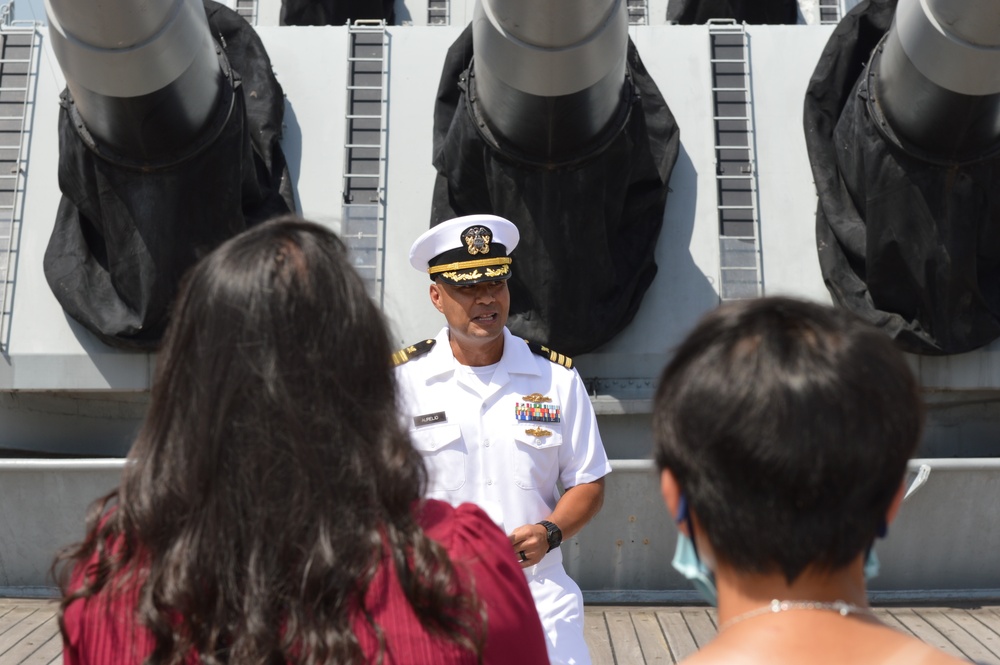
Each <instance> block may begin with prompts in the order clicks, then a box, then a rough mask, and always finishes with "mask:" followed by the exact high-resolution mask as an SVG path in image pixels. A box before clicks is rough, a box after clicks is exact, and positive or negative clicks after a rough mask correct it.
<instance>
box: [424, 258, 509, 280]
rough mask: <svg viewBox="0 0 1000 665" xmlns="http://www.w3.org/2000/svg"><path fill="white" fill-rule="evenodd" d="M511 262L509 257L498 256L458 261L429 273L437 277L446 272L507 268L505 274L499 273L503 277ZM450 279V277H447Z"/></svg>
mask: <svg viewBox="0 0 1000 665" xmlns="http://www.w3.org/2000/svg"><path fill="white" fill-rule="evenodd" d="M510 262H511V258H510V257H509V256H498V257H495V258H490V259H476V260H475V261H457V262H455V263H445V264H444V265H440V266H434V267H432V268H428V269H427V272H428V273H430V274H431V275H435V274H437V273H439V272H446V271H449V270H467V269H469V268H483V267H485V266H505V269H504V271H503V272H501V273H499V274H501V275H503V274H506V273H507V272H508V271H509V270H510V269H509V268H506V266H507V265H508V264H509V263H510ZM445 277H448V275H445Z"/></svg>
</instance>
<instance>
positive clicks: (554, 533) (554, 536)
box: [538, 520, 563, 552]
mask: <svg viewBox="0 0 1000 665" xmlns="http://www.w3.org/2000/svg"><path fill="white" fill-rule="evenodd" d="M538 524H540V525H541V526H544V527H545V537H546V540H548V542H549V549H548V550H546V552H551V551H552V550H554V549H555V548H557V547H559V546H560V545H562V538H563V535H562V529H560V528H559V527H558V526H556V525H555V524H553V523H552V522H550V521H548V520H542V521H541V522H538Z"/></svg>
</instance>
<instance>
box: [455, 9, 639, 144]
mask: <svg viewBox="0 0 1000 665" xmlns="http://www.w3.org/2000/svg"><path fill="white" fill-rule="evenodd" d="M472 30H473V52H474V56H473V76H474V85H475V96H474V97H475V100H476V103H477V104H478V107H479V109H480V112H481V114H482V115H483V117H484V119H485V121H486V122H487V123H488V125H489V126H490V129H491V130H492V131H493V132H494V134H499V135H500V137H501V138H502V139H504V140H505V141H506V142H508V143H510V144H512V145H513V146H514V147H516V148H517V149H518V150H520V151H521V152H523V153H525V154H529V155H532V156H535V157H538V158H541V159H558V158H559V157H560V156H564V155H567V154H575V153H579V152H580V149H581V146H586V145H587V144H588V143H589V142H592V141H593V140H594V139H595V138H597V137H598V136H599V135H600V134H601V132H602V130H604V129H605V128H606V127H607V126H608V125H609V123H610V122H611V121H612V120H613V118H614V117H615V112H616V110H617V109H618V108H619V106H620V104H622V103H623V101H622V100H623V95H622V90H623V87H624V85H625V73H626V64H625V59H626V55H627V51H628V11H627V7H626V3H625V0H480V1H479V2H478V3H477V4H476V9H475V15H474V18H473V26H472Z"/></svg>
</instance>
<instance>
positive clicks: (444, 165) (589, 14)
mask: <svg viewBox="0 0 1000 665" xmlns="http://www.w3.org/2000/svg"><path fill="white" fill-rule="evenodd" d="M678 149H679V131H678V128H677V125H676V123H675V121H674V118H673V115H672V114H671V112H670V109H669V108H668V107H667V104H666V102H665V101H664V100H663V97H662V95H660V92H659V90H658V89H657V87H656V84H655V83H654V82H653V80H652V78H651V77H650V76H649V74H648V73H647V72H646V69H645V67H644V66H643V64H642V60H641V59H640V57H639V53H638V51H637V50H636V48H635V46H634V44H632V42H631V40H630V39H629V38H628V16H627V8H626V3H625V1H624V0H583V1H581V0H547V1H546V2H538V1H537V0H504V1H503V2H499V1H498V0H481V1H480V2H479V3H478V4H477V6H476V9H475V15H474V18H473V21H472V24H471V25H470V26H469V27H468V28H467V29H466V30H465V32H464V33H463V34H462V36H461V37H459V39H458V40H457V41H456V42H455V43H454V44H453V45H452V47H451V49H450V50H449V52H448V56H447V58H446V61H445V65H444V68H443V71H442V75H441V83H440V86H439V89H438V99H437V103H436V107H435V116H434V166H435V167H436V168H437V171H438V175H437V180H436V184H435V190H434V199H433V204H432V211H431V224H432V225H433V224H435V223H437V222H440V221H443V220H445V219H448V218H450V217H453V216H455V215H464V214H472V213H484V212H489V213H494V214H498V215H501V216H504V217H507V218H509V219H510V220H511V221H513V222H514V223H515V224H516V225H517V226H518V229H519V231H520V233H521V244H520V245H519V247H518V250H517V255H516V261H517V264H516V267H515V270H514V272H513V276H512V277H511V280H510V288H511V318H510V322H509V325H510V327H511V329H512V330H513V331H514V332H515V333H517V334H518V335H521V336H523V337H526V338H530V339H533V340H536V341H539V342H541V343H543V344H548V345H550V346H552V347H553V348H557V349H559V350H560V351H562V352H565V353H569V354H577V353H583V352H586V351H590V350H592V349H594V348H595V347H597V346H599V345H600V344H602V343H604V342H606V341H608V340H609V339H611V338H612V337H614V335H615V334H617V333H618V332H619V331H620V330H621V329H622V328H623V327H625V325H627V324H628V322H629V321H631V319H632V317H633V316H634V315H635V313H636V311H637V310H638V307H639V303H640V302H641V300H642V296H643V294H644V293H645V291H646V289H647V288H648V287H649V285H650V283H651V282H652V280H653V276H654V275H655V274H656V264H655V261H654V257H653V252H654V250H655V247H656V241H657V238H658V236H659V232H660V228H661V225H662V223H663V213H664V208H665V205H666V197H667V182H668V181H669V179H670V172H671V170H672V168H673V165H674V162H675V161H676V159H677V154H678Z"/></svg>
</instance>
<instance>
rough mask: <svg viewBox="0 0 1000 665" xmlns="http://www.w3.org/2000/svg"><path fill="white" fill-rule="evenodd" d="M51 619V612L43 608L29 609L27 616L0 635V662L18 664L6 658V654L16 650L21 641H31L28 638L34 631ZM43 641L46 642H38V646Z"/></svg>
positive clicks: (36, 636) (36, 637)
mask: <svg viewBox="0 0 1000 665" xmlns="http://www.w3.org/2000/svg"><path fill="white" fill-rule="evenodd" d="M17 609H21V608H16V610H17ZM16 610H15V611H16ZM51 618H52V611H51V610H46V609H44V608H29V611H28V614H27V615H25V616H24V617H23V618H22V619H21V620H20V621H18V622H17V623H16V624H14V625H12V626H10V627H9V628H8V629H7V630H5V631H4V632H3V634H0V662H2V663H8V662H18V661H16V660H14V659H13V657H8V654H10V653H11V652H13V651H14V650H16V649H18V648H19V645H20V643H21V642H22V640H29V639H31V637H30V636H31V635H32V633H33V632H34V631H35V629H36V628H38V627H39V626H41V625H42V624H44V623H45V622H46V621H48V620H49V619H51ZM34 639H36V640H37V639H38V635H35V636H34ZM45 641H46V640H42V641H41V642H38V644H41V643H42V642H45ZM38 644H36V645H35V647H34V648H37V646H38Z"/></svg>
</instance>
